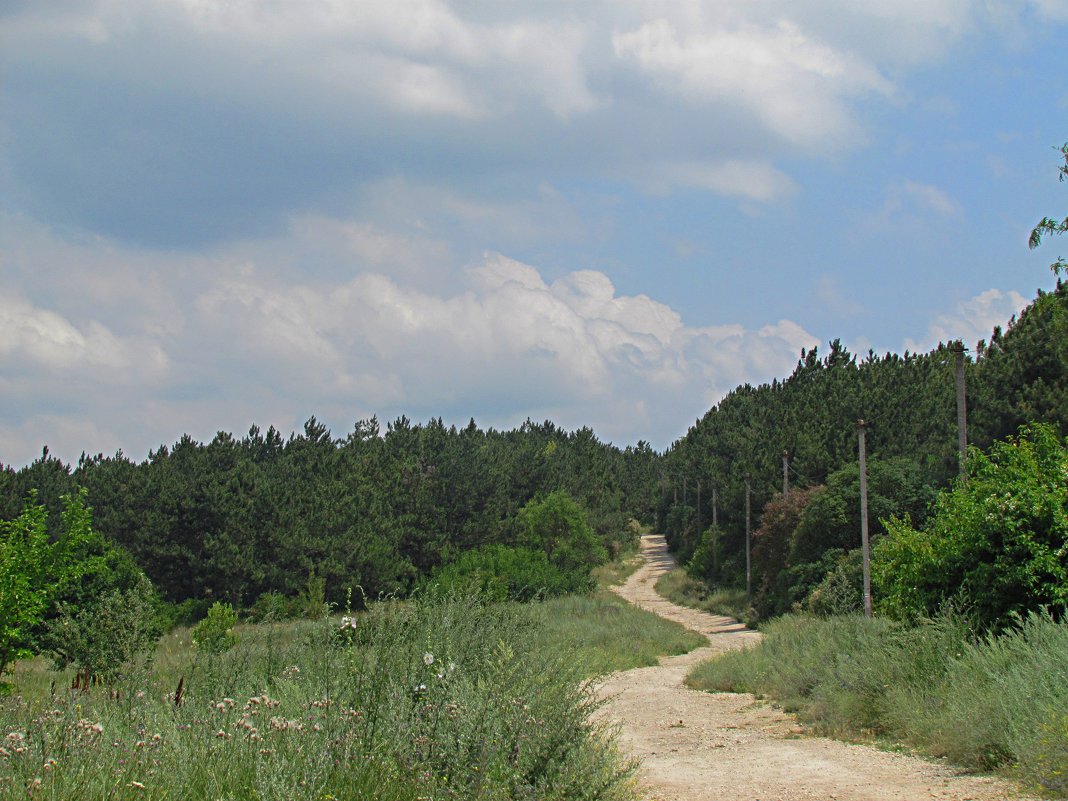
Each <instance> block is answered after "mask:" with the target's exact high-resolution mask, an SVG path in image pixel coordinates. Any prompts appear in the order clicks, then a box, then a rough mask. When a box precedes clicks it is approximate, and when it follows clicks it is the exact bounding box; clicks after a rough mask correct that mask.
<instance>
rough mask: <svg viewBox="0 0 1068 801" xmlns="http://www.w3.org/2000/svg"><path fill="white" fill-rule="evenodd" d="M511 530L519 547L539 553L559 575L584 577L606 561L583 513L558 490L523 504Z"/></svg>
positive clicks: (566, 495) (605, 553)
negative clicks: (513, 530)
mask: <svg viewBox="0 0 1068 801" xmlns="http://www.w3.org/2000/svg"><path fill="white" fill-rule="evenodd" d="M515 527H516V544H517V545H519V547H521V548H527V549H529V550H532V551H543V552H544V553H545V556H546V557H548V559H549V563H550V564H551V565H552V566H553V567H555V568H556V569H557V570H559V571H561V572H562V573H575V572H586V573H588V572H589V571H590V570H592V569H593V568H594V567H596V566H597V565H599V564H602V563H603V562H605V561H607V559H608V553H607V551H606V550H605V547H604V545H603V544H602V543H601V542H600V540H599V539H598V537H597V534H596V533H595V532H594V530H593V529H592V528H591V527H590V524H589V521H588V520H587V517H586V512H585V511H584V510H583V509H582V507H581V506H579V505H578V503H576V502H575V500H574V499H573V498H572V497H571V496H570V495H568V494H567V493H566V492H563V491H562V490H558V491H556V492H551V493H549V494H548V495H546V496H545V497H543V498H535V499H534V500H532V501H530V502H529V503H527V504H526V506H524V507H523V508H522V509H520V510H519V513H518V514H517V515H516V521H515Z"/></svg>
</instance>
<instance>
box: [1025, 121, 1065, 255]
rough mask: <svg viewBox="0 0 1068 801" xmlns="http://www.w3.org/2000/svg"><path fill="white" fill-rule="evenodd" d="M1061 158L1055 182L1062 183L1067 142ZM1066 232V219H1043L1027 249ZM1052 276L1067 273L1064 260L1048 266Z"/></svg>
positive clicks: (1062, 148) (1033, 231)
mask: <svg viewBox="0 0 1068 801" xmlns="http://www.w3.org/2000/svg"><path fill="white" fill-rule="evenodd" d="M1060 152H1061V156H1063V157H1064V164H1062V165H1061V166H1060V167H1059V168H1058V172H1059V175H1058V176H1057V180H1059V181H1063V180H1065V179H1066V178H1068V142H1065V143H1064V144H1063V145H1061V148H1060ZM1065 232H1068V217H1065V218H1064V219H1063V220H1061V221H1059V222H1058V221H1057V220H1056V219H1055V218H1052V217H1043V218H1042V219H1041V220H1040V221H1039V223H1038V225H1036V226H1035V227H1034V229H1033V230H1032V231H1031V239H1030V240H1029V241H1028V243H1027V244H1028V247H1030V248H1031V250H1034V249H1035V248H1037V247H1038V246H1039V245H1041V244H1042V237H1043V236H1047V235H1050V236H1052V235H1054V234H1063V233H1065ZM1049 268H1050V270H1052V271H1053V274H1054V275H1060V274H1061V272H1062V271H1064V272H1068V263H1066V262H1065V261H1064V258H1063V257H1062V258H1059V259H1057V261H1055V262H1053V264H1051V265H1050V266H1049Z"/></svg>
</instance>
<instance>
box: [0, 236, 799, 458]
mask: <svg viewBox="0 0 1068 801" xmlns="http://www.w3.org/2000/svg"><path fill="white" fill-rule="evenodd" d="M318 230H325V231H327V232H328V238H329V237H334V238H335V241H336V243H340V245H341V246H340V248H339V249H337V250H332V249H331V246H326V248H325V250H324V251H323V253H324V254H325V253H333V254H334V255H335V256H336V257H338V258H342V259H344V258H346V255H345V254H348V258H350V259H352V261H351V263H350V266H349V268H348V269H347V270H339V271H338V275H339V276H344V277H339V278H338V279H336V280H325V279H323V278H322V277H320V278H319V279H318V280H316V281H314V282H312V281H307V280H304V279H303V278H301V277H300V276H299V274H296V273H294V272H293V271H292V269H291V262H290V260H291V259H292V258H293V255H292V254H293V253H301V252H303V251H301V250H300V249H299V248H296V249H295V248H294V245H293V244H292V241H290V240H293V239H296V240H297V241H302V239H303V238H307V237H308V236H311V235H313V234H314V232H315V231H318ZM350 234H351V236H352V237H354V238H355V241H356V246H355V248H347V249H346V246H347V244H348V243H349V236H350ZM423 248H424V243H421V242H419V241H417V240H415V239H402V238H397V237H394V236H391V235H386V234H383V233H382V232H381V231H379V230H378V229H376V228H375V227H374V226H372V225H369V224H365V223H363V222H360V221H345V220H338V219H328V220H323V219H310V218H302V219H300V220H298V221H297V222H296V223H295V224H294V227H293V229H292V231H291V233H290V234H289V235H288V237H281V238H279V239H276V240H273V241H272V243H270V244H268V243H262V244H258V245H255V246H254V247H248V248H243V249H236V250H223V251H220V252H219V253H217V254H215V255H214V256H211V257H204V258H201V259H199V260H197V262H195V263H194V264H192V265H190V266H189V267H188V268H187V269H185V270H181V269H176V268H175V267H174V265H173V264H172V263H171V261H170V260H169V259H168V258H161V259H160V260H159V261H158V263H156V264H152V263H151V262H150V261H141V263H140V266H139V271H140V275H141V277H142V279H143V280H144V282H145V283H146V285H148V286H155V287H157V291H159V292H161V293H162V295H163V296H164V297H166V298H168V299H169V301H170V302H171V303H173V304H174V305H175V306H176V309H175V313H176V314H177V315H178V316H180V318H181V319H182V320H183V321H184V323H183V325H181V326H175V327H171V328H169V329H167V330H166V331H165V332H162V333H161V332H156V333H153V332H150V331H149V330H148V329H147V323H146V321H145V320H144V319H143V315H142V313H141V310H139V309H137V308H133V307H130V306H125V305H124V304H123V303H122V302H121V301H119V302H118V303H113V304H110V305H108V309H109V323H108V324H107V325H105V324H104V323H102V322H100V321H96V320H94V319H92V317H91V316H90V317H87V316H86V310H87V309H88V308H91V307H92V304H86V305H84V306H83V307H82V308H81V309H80V310H79V309H77V308H76V304H73V301H72V300H71V299H69V298H68V299H66V300H64V301H63V303H64V304H65V306H66V307H67V311H66V312H65V313H63V314H61V313H59V312H57V311H55V310H53V309H49V308H45V307H42V306H41V305H35V304H33V303H31V302H29V301H27V300H25V299H22V298H19V297H16V296H14V295H10V294H8V295H4V296H3V297H4V300H3V302H2V304H0V330H2V331H3V334H4V336H3V337H0V367H2V368H3V369H0V375H3V376H4V379H3V380H2V381H0V398H2V399H3V401H4V405H5V406H6V409H7V410H6V412H5V413H4V415H3V416H0V459H3V460H5V461H8V462H15V463H18V462H21V461H25V460H29V459H32V458H33V457H34V456H35V455H36V454H37V453H39V451H40V447H41V445H43V444H45V443H47V444H49V445H50V446H51V447H52V448H53V450H54V451H55V452H58V453H59V454H60V455H61V456H63V457H65V458H68V459H71V458H76V456H77V454H78V453H80V452H81V450H82V449H83V448H84V449H87V450H90V451H93V450H100V451H104V452H112V451H114V450H116V449H118V448H120V447H121V448H123V449H125V450H126V451H127V452H128V453H131V454H133V455H135V456H137V455H140V454H143V453H144V452H146V451H147V448H150V447H155V446H158V445H159V444H163V443H169V442H173V441H174V440H175V439H177V438H178V436H180V435H181V433H183V431H189V432H190V433H191V434H193V435H194V436H197V437H201V438H204V437H210V436H211V435H212V434H213V433H214V432H215V431H216V430H219V429H226V428H229V429H230V430H234V431H240V430H242V426H244V427H247V426H248V425H249V424H251V423H252V422H258V423H260V424H261V425H268V424H274V425H276V426H278V427H280V428H282V429H283V430H285V429H290V428H293V427H296V426H299V425H300V423H301V422H302V420H303V418H304V417H306V416H308V415H310V414H316V415H317V416H319V417H320V419H324V420H326V421H327V422H328V423H329V424H331V425H332V426H334V427H335V428H337V429H338V430H345V429H347V427H348V426H349V425H351V423H352V422H353V421H354V420H355V419H357V418H358V417H363V416H367V415H370V414H375V413H377V414H379V415H380V417H382V418H383V419H390V418H391V417H392V416H394V415H397V414H402V413H404V414H408V415H409V416H410V417H413V418H416V419H419V418H420V417H421V416H430V415H442V416H445V417H446V419H450V415H452V416H453V418H452V421H453V422H464V421H466V419H467V417H469V416H472V415H474V416H476V417H477V418H478V419H479V421H480V423H482V424H483V425H495V426H498V427H510V426H513V425H517V424H519V423H521V422H522V421H523V420H524V419H525V418H526V417H528V416H530V417H534V418H538V417H549V418H552V419H554V420H556V421H557V422H558V423H560V424H561V425H565V426H569V427H575V426H579V425H591V426H593V427H594V429H595V430H597V431H598V433H599V434H600V435H601V436H603V437H606V438H608V439H613V440H615V441H618V442H622V443H627V442H634V441H636V440H637V439H639V438H644V439H648V440H651V441H653V442H656V443H658V444H660V445H666V444H667V443H668V442H669V441H670V440H671V439H672V438H674V437H675V436H677V435H678V434H680V433H681V431H682V428H683V427H684V421H689V420H692V419H694V418H695V417H696V416H698V415H700V414H701V413H703V412H704V411H705V410H706V409H707V406H708V404H709V403H711V402H714V401H715V400H717V399H718V397H720V396H722V395H723V394H724V393H725V392H727V391H729V390H730V389H731V388H732V387H733V386H735V385H736V384H738V383H740V382H744V381H752V382H758V381H764V380H770V378H772V377H773V376H776V375H779V374H781V373H782V372H783V371H784V370H786V371H788V370H789V368H790V367H791V366H792V365H793V363H794V361H795V360H796V358H797V353H798V352H799V350H800V348H801V347H811V346H812V345H813V344H814V343H815V338H814V337H812V336H811V335H809V334H807V333H806V332H805V331H804V330H802V329H801V328H800V327H799V326H797V325H796V324H794V323H791V322H789V321H782V322H780V323H776V324H774V325H769V326H765V327H762V328H758V329H755V330H754V329H749V328H746V327H744V326H741V325H736V324H734V325H728V326H721V327H692V326H688V325H686V324H685V322H684V321H683V320H682V318H681V316H680V315H679V314H678V312H677V311H675V310H674V309H672V308H670V307H669V306H667V305H665V304H663V303H660V302H658V301H656V300H653V299H652V298H649V297H647V296H645V295H625V294H620V293H619V292H618V291H617V289H616V287H615V286H614V284H613V282H612V280H611V279H610V278H609V276H608V275H606V274H605V273H604V272H601V271H597V270H578V271H574V272H571V273H568V274H565V275H563V276H562V277H560V278H559V279H557V280H553V281H549V280H546V278H545V277H543V275H542V273H541V271H540V270H539V269H538V268H537V267H535V266H533V265H530V264H525V263H523V262H520V261H517V260H514V259H511V258H508V257H506V256H504V255H502V254H499V253H487V254H485V255H484V256H483V257H482V258H481V259H480V260H479V261H478V262H477V263H475V264H473V265H471V267H470V268H468V269H467V270H465V271H463V272H462V274H461V275H460V276H459V282H458V283H457V282H456V281H454V282H452V283H451V284H450V285H449V286H448V287H447V288H444V289H442V288H440V287H439V288H434V289H428V288H425V287H421V286H419V285H418V283H402V282H401V281H398V280H397V279H395V278H392V277H390V276H388V275H385V274H383V273H380V272H376V271H375V264H374V258H376V257H381V260H382V261H385V262H389V261H391V260H394V259H397V258H399V259H405V258H408V257H409V256H410V254H411V253H413V252H414V253H420V252H423ZM60 251H61V252H63V253H64V255H65V257H66V258H68V259H69V260H71V261H73V262H76V263H83V264H91V265H95V266H94V270H95V271H96V276H97V280H98V281H99V283H100V284H101V286H110V285H114V284H115V283H116V279H117V278H119V277H122V276H123V275H126V272H125V271H126V270H127V269H129V265H130V264H133V263H137V262H138V260H139V259H144V258H145V257H144V254H131V253H127V252H125V251H123V250H122V249H120V248H117V247H116V246H115V245H114V244H113V243H109V242H107V241H102V240H93V241H88V242H83V243H82V244H81V245H77V246H75V245H70V244H67V245H65V246H63V247H62V248H60V247H59V246H58V245H55V244H54V243H53V244H49V243H47V242H46V243H45V244H44V245H42V252H48V253H55V252H60ZM101 253H106V254H108V258H107V259H104V258H102V257H101ZM367 253H369V254H370V258H367V257H366V254H367ZM360 254H364V255H363V256H361V255H360ZM34 261H36V259H34V258H33V256H32V254H30V253H28V252H22V253H21V255H20V261H19V262H18V264H23V263H25V262H30V263H32V262H34ZM346 274H347V275H346ZM191 279H193V280H191ZM190 286H195V288H196V289H195V292H193V293H191V294H190V293H189V292H188V291H187V290H188V288H189V287H190ZM116 330H122V331H124V332H126V333H124V334H122V335H120V334H117V333H115V331H116ZM116 387H121V392H116ZM146 443H147V444H146Z"/></svg>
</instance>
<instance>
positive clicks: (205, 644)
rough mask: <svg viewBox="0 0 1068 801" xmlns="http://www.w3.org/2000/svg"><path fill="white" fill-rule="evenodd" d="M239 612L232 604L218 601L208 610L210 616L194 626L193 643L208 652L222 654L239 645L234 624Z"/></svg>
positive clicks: (198, 648) (200, 649)
mask: <svg viewBox="0 0 1068 801" xmlns="http://www.w3.org/2000/svg"><path fill="white" fill-rule="evenodd" d="M236 624H237V612H235V611H234V608H233V607H232V606H231V605H230V604H224V603H222V602H220V601H216V602H215V603H213V604H212V605H211V608H210V609H209V610H208V616H207V617H205V618H204V619H203V620H201V621H200V622H199V623H197V624H196V625H195V626H193V631H192V634H191V637H192V640H193V645H195V646H196V647H197V650H199V651H202V652H203V653H206V654H213V655H214V654H221V653H223V652H224V651H228V650H230V649H231V648H233V647H234V646H235V645H237V635H236V634H235V633H234V626H235V625H236Z"/></svg>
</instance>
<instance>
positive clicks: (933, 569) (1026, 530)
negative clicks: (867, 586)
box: [872, 425, 1068, 628]
mask: <svg viewBox="0 0 1068 801" xmlns="http://www.w3.org/2000/svg"><path fill="white" fill-rule="evenodd" d="M872 580H873V585H874V588H875V592H874V595H875V600H876V603H877V604H878V606H879V608H880V609H881V611H883V612H884V613H887V614H889V615H891V616H894V617H899V618H906V619H908V618H915V617H918V616H923V615H931V614H933V613H935V612H936V611H937V610H938V608H939V607H940V606H941V605H942V604H943V603H944V602H946V601H954V602H956V603H957V604H958V605H961V606H962V607H963V609H964V611H965V612H966V613H968V614H969V615H970V616H972V617H973V618H974V620H975V622H976V623H977V624H978V625H980V626H983V627H995V628H996V627H998V626H1001V625H1004V624H1005V623H1007V622H1008V621H1009V620H1010V619H1011V618H1012V616H1013V615H1015V614H1025V613H1027V612H1029V611H1031V610H1035V609H1038V608H1039V607H1043V606H1048V607H1051V608H1052V609H1053V610H1054V611H1055V612H1056V613H1057V614H1059V615H1062V614H1063V613H1064V609H1065V605H1066V604H1068V440H1062V439H1060V437H1059V436H1058V434H1057V433H1056V431H1055V429H1054V428H1052V427H1051V426H1048V425H1035V426H1031V427H1028V428H1025V429H1023V430H1021V432H1020V434H1019V436H1017V437H1012V438H1010V439H1007V440H1004V441H999V442H996V443H994V445H993V446H992V447H991V448H990V451H989V452H988V453H986V454H984V453H982V452H980V451H977V450H974V449H973V450H972V452H971V454H970V455H969V459H968V480H967V481H966V482H958V483H956V484H955V485H954V487H953V488H952V490H948V491H944V492H942V493H941V494H940V495H939V497H938V500H937V502H936V505H935V512H934V515H933V516H932V517H931V518H930V519H929V520H928V522H927V525H926V526H924V527H923V528H920V529H917V528H914V527H913V526H912V525H911V524H910V522H909V521H908V520H900V519H893V520H891V521H888V523H887V536H886V537H885V538H884V539H883V540H882V541H881V542H880V543H878V545H877V546H876V548H875V550H874V554H873V559H872Z"/></svg>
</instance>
